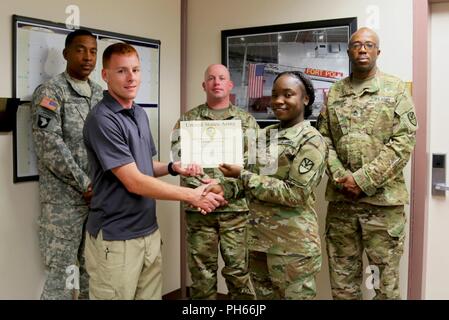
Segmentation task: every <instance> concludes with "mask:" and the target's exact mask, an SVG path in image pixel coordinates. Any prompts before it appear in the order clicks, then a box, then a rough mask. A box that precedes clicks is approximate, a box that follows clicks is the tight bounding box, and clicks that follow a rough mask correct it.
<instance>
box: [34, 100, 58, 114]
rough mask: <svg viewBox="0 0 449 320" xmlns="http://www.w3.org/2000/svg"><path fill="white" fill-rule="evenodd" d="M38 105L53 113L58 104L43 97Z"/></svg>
mask: <svg viewBox="0 0 449 320" xmlns="http://www.w3.org/2000/svg"><path fill="white" fill-rule="evenodd" d="M39 105H40V106H41V107H44V108H46V109H49V110H51V111H55V110H56V109H57V108H58V103H57V102H56V101H55V100H53V99H50V98H49V97H43V98H42V100H41V102H40V103H39Z"/></svg>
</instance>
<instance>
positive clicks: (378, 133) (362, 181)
mask: <svg viewBox="0 0 449 320" xmlns="http://www.w3.org/2000/svg"><path fill="white" fill-rule="evenodd" d="M348 48H349V49H348V55H349V59H350V61H351V64H352V74H351V75H350V76H349V77H347V78H345V79H343V80H341V81H338V82H337V83H335V84H334V85H333V86H332V88H331V89H330V92H329V96H328V101H327V108H324V109H323V110H322V112H321V114H320V117H319V120H318V127H319V130H320V132H321V133H322V135H323V136H324V137H325V139H326V141H327V144H328V147H329V159H328V175H329V182H328V185H327V190H326V200H328V201H329V206H328V212H327V218H326V220H327V221H326V224H327V226H326V242H327V251H328V255H329V269H330V278H331V286H332V295H333V297H334V299H361V297H362V292H361V289H360V286H361V283H362V253H363V250H365V252H366V254H367V256H368V261H369V264H370V265H371V266H372V272H373V275H372V276H373V277H376V276H378V275H379V277H380V278H379V279H374V278H373V279H372V280H373V281H374V282H373V284H374V289H375V291H376V299H400V294H399V262H400V258H401V255H402V253H403V245H404V238H405V232H406V230H405V228H404V227H405V223H406V218H405V213H404V204H406V203H408V199H409V196H408V192H407V189H406V186H405V182H404V175H403V172H402V171H403V169H404V167H405V165H406V164H407V162H408V161H409V159H410V153H411V152H412V150H413V147H414V145H415V131H416V129H417V122H416V116H415V109H414V106H413V102H412V99H411V97H410V95H409V93H408V91H407V88H406V86H405V84H404V82H402V81H401V80H399V79H398V78H396V77H394V76H391V75H388V74H385V73H382V72H381V71H379V70H378V69H377V67H376V60H377V56H378V55H379V54H380V50H379V38H378V36H377V35H376V33H375V32H374V31H372V30H371V29H368V28H361V29H359V30H358V31H357V32H356V33H354V34H353V35H352V37H351V39H350V42H349V46H348ZM377 270H378V271H379V272H377ZM377 280H378V281H377ZM377 283H379V286H377V287H376V284H377Z"/></svg>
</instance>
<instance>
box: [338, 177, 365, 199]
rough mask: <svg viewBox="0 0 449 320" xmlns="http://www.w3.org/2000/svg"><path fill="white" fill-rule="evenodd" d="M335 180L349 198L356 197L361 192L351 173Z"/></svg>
mask: <svg viewBox="0 0 449 320" xmlns="http://www.w3.org/2000/svg"><path fill="white" fill-rule="evenodd" d="M336 182H337V183H338V184H340V185H341V186H342V188H343V190H342V191H343V193H344V194H345V195H346V196H349V197H350V198H354V199H355V198H357V197H358V196H360V194H361V193H362V189H360V187H359V186H358V185H357V183H356V182H355V180H354V177H353V176H352V175H347V176H344V177H343V178H339V179H336Z"/></svg>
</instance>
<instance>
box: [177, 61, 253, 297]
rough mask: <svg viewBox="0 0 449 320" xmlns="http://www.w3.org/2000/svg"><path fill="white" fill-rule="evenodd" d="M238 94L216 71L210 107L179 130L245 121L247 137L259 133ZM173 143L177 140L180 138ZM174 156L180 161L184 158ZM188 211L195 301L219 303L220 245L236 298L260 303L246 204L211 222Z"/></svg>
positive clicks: (190, 182)
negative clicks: (233, 97)
mask: <svg viewBox="0 0 449 320" xmlns="http://www.w3.org/2000/svg"><path fill="white" fill-rule="evenodd" d="M232 88H233V83H232V81H231V79H230V75H229V71H228V69H227V68H226V67H225V66H224V65H221V64H213V65H210V66H209V67H208V68H207V69H206V71H205V73H204V82H203V89H204V91H205V92H206V98H207V99H206V101H207V102H206V103H205V104H202V105H199V106H198V107H196V108H194V109H192V110H190V111H188V112H186V113H185V114H183V115H182V116H181V118H180V119H179V121H178V122H177V123H176V125H175V128H174V129H175V130H177V129H179V128H180V121H192V120H240V121H241V125H242V129H243V132H244V135H245V132H246V131H247V130H248V129H253V130H254V129H256V128H257V127H258V125H257V122H256V120H255V119H254V117H253V116H252V115H251V114H249V113H248V112H246V111H244V110H242V109H241V108H239V107H236V106H234V105H233V104H232V103H231V102H230V93H231V90H232ZM173 137H174V138H177V136H176V135H173ZM246 145H247V143H244V146H246ZM172 150H174V151H175V152H176V150H179V151H180V139H174V141H173V142H172ZM174 156H175V157H179V156H180V153H179V154H175V155H174ZM245 161H246V160H245ZM204 172H205V174H206V177H207V178H212V179H218V178H220V177H222V176H223V174H222V173H221V171H220V170H218V168H206V169H204ZM182 182H183V184H184V185H187V186H189V187H197V186H199V185H201V181H200V180H198V179H197V178H183V180H182ZM185 209H186V224H187V251H188V264H189V270H190V274H191V278H192V285H191V287H190V296H191V298H192V299H216V297H217V270H218V245H220V252H221V255H222V257H223V260H224V263H225V266H224V268H223V270H222V274H223V277H224V278H225V280H226V285H227V287H228V290H229V295H230V297H231V298H232V299H246V300H249V299H254V297H255V296H254V289H253V287H252V284H251V281H250V276H249V273H248V251H247V246H246V241H247V230H246V224H247V220H248V206H247V204H246V200H245V199H239V200H234V201H230V202H229V203H228V205H226V206H224V207H219V208H217V209H216V210H215V211H214V212H213V213H210V214H208V215H207V216H202V215H201V214H199V212H198V211H197V210H195V209H192V208H189V207H186V208H185Z"/></svg>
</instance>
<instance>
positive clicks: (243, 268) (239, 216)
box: [186, 211, 255, 300]
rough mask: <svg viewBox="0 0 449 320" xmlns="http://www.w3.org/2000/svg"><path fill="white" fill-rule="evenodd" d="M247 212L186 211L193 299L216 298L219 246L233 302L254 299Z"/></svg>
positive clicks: (224, 273) (191, 294) (223, 272)
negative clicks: (204, 213) (250, 270)
mask: <svg viewBox="0 0 449 320" xmlns="http://www.w3.org/2000/svg"><path fill="white" fill-rule="evenodd" d="M247 220H248V212H244V211H243V212H219V213H210V214H208V215H205V216H203V215H201V214H200V213H198V212H187V213H186V223H187V251H188V264H189V270H190V275H191V278H192V285H191V287H190V296H191V298H192V299H216V298H217V270H218V245H220V252H221V255H222V257H223V260H224V263H225V266H224V267H223V269H222V271H221V273H222V275H223V277H224V278H225V280H226V285H227V287H228V291H229V296H230V298H231V299H246V300H253V299H255V294H254V289H253V286H252V283H251V280H250V276H249V272H248V248H247V244H246V241H247V229H246V223H247Z"/></svg>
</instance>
